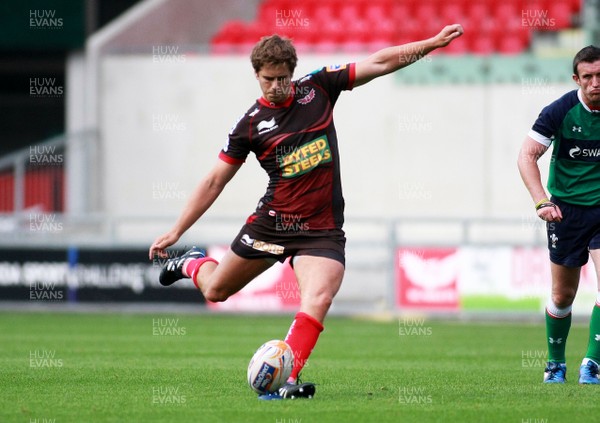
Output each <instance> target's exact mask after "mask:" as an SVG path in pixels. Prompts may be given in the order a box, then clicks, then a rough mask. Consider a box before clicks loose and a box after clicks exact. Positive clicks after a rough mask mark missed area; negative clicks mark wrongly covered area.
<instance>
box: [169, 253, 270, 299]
mask: <svg viewBox="0 0 600 423" xmlns="http://www.w3.org/2000/svg"><path fill="white" fill-rule="evenodd" d="M273 263H274V262H273V261H271V260H264V259H245V258H242V257H240V256H238V255H237V254H235V253H234V252H233V251H231V250H228V251H227V253H225V256H224V257H223V259H222V260H221V262H220V263H219V262H217V261H216V260H215V259H213V258H211V257H206V256H205V254H204V252H203V251H202V250H201V249H199V248H197V247H194V248H192V249H191V250H189V251H187V252H186V253H185V254H183V255H181V256H179V257H174V258H172V259H169V260H167V263H166V264H165V266H164V267H163V269H162V271H161V273H160V277H159V280H160V283H161V284H162V285H165V286H166V285H171V284H173V283H174V282H176V281H177V280H179V279H183V278H189V279H191V280H192V282H194V285H196V287H197V288H198V289H199V290H200V291H201V292H202V295H204V298H206V299H207V300H208V301H211V302H220V301H225V300H226V299H227V298H229V297H230V296H231V295H233V294H235V293H236V292H238V291H239V290H240V289H242V288H243V287H244V286H246V285H247V284H248V283H249V282H250V281H251V280H252V279H254V278H255V277H257V276H258V275H260V274H261V273H262V272H264V271H265V270H267V269H268V268H269V267H271V266H272V265H273Z"/></svg>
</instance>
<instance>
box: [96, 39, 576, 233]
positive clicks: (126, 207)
mask: <svg viewBox="0 0 600 423" xmlns="http://www.w3.org/2000/svg"><path fill="white" fill-rule="evenodd" d="M167 51H168V46H166V47H164V52H162V53H157V54H155V55H154V56H150V55H137V56H136V55H133V56H128V55H114V56H106V57H105V58H104V59H103V61H102V65H101V74H100V78H101V79H100V84H101V90H100V93H101V98H100V110H101V125H100V128H101V130H100V137H101V157H100V160H101V163H102V169H103V170H102V177H103V180H104V182H105V183H104V188H103V189H104V192H103V193H102V198H103V205H102V207H103V209H104V211H105V212H106V213H107V215H108V216H109V217H115V218H118V217H123V216H141V217H143V216H165V222H164V227H160V228H157V226H156V224H155V223H154V224H153V225H152V228H151V231H152V232H151V234H150V233H148V232H147V231H148V228H146V227H144V226H143V225H140V226H139V227H138V228H137V229H135V230H133V231H132V232H131V233H130V234H129V235H128V236H131V237H133V238H132V239H139V240H140V241H144V242H146V241H148V240H150V239H151V238H153V237H154V236H155V235H156V233H157V230H158V231H160V230H163V229H166V228H168V227H169V226H170V224H171V223H172V220H173V219H174V218H175V217H176V216H177V215H178V213H179V212H180V210H181V208H182V207H183V205H184V203H185V201H186V199H187V197H188V196H189V195H190V193H191V191H192V190H193V189H194V187H195V185H196V183H197V182H198V180H199V179H200V178H201V177H202V175H203V174H205V173H206V172H207V171H208V170H209V169H210V168H211V167H212V166H213V165H214V163H215V162H216V160H217V154H218V152H219V151H220V149H221V148H222V146H223V145H224V142H225V140H226V136H227V133H228V131H229V129H230V128H231V126H232V125H233V124H234V123H235V121H236V119H237V117H238V116H239V115H240V114H242V113H243V112H245V111H246V110H247V109H248V108H249V107H250V106H251V105H252V103H253V101H254V100H255V99H256V98H258V97H259V95H260V91H259V87H258V85H257V82H256V80H255V78H254V75H253V72H252V69H251V66H250V64H249V60H248V59H247V58H246V57H219V58H217V57H210V56H197V55H190V54H186V53H185V52H182V51H181V50H177V52H176V54H169V53H167ZM349 60H350V59H348V58H345V57H341V56H339V57H314V56H310V57H304V58H301V61H300V63H299V66H298V69H297V71H296V77H300V76H301V75H303V74H306V73H308V72H310V71H312V70H313V69H315V68H318V67H321V66H323V65H327V64H332V63H343V62H346V61H349ZM429 60H430V62H429V63H432V64H434V63H435V60H436V58H435V57H433V58H431V59H429ZM574 86H575V85H574V84H573V85H572V86H570V85H558V86H557V85H544V86H538V87H531V86H526V85H523V84H496V85H448V84H446V85H401V84H400V83H399V82H398V81H397V80H396V79H395V78H394V76H393V75H388V76H385V77H382V78H379V79H377V80H375V81H372V82H371V83H369V84H367V85H366V86H362V87H359V88H357V89H356V90H354V91H353V92H346V93H344V94H342V96H341V97H340V99H339V101H338V104H337V106H336V110H335V121H336V127H337V130H338V135H339V139H340V145H341V161H342V177H343V181H344V195H345V198H346V203H347V207H346V213H347V215H348V216H373V217H402V216H421V217H427V216H432V217H513V218H517V219H521V218H522V219H527V218H529V217H530V216H531V200H530V199H529V196H528V194H527V192H526V190H525V188H524V187H523V185H522V182H521V180H520V178H519V175H518V172H517V168H516V157H517V153H518V150H519V147H520V144H521V142H522V140H523V138H524V136H525V134H526V133H527V131H528V130H529V128H530V127H531V125H532V123H533V121H534V120H535V118H536V117H537V114H538V113H539V111H540V110H541V108H542V107H543V106H544V105H546V104H548V103H549V102H551V101H552V100H554V99H555V98H556V97H558V96H559V95H561V94H562V93H563V92H566V91H567V90H570V89H572V88H573V87H574ZM547 159H548V158H547V157H545V158H543V159H542V162H544V161H545V162H546V163H547ZM546 163H544V164H543V165H542V166H543V167H546ZM265 186H266V176H265V175H264V174H263V171H262V169H261V168H260V167H259V166H258V163H257V162H256V161H255V159H254V158H253V157H251V158H249V160H248V161H247V163H246V164H245V165H244V166H243V167H242V169H241V170H240V171H239V173H238V175H236V177H235V178H234V180H233V181H232V182H231V183H230V185H229V186H228V187H227V188H226V189H225V191H224V193H223V194H222V196H221V197H220V198H219V199H218V200H217V202H216V203H215V205H214V207H213V208H212V209H211V210H210V211H209V213H208V214H207V217H208V216H215V217H219V216H232V217H240V218H245V217H246V216H247V215H249V214H250V213H251V212H252V211H253V209H254V207H255V205H256V202H257V200H258V199H259V198H260V196H261V195H262V194H263V192H264V189H265ZM159 226H161V225H159ZM229 235H233V233H231V234H223V236H224V237H225V238H229Z"/></svg>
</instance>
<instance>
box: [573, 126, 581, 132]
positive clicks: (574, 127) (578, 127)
mask: <svg viewBox="0 0 600 423" xmlns="http://www.w3.org/2000/svg"><path fill="white" fill-rule="evenodd" d="M572 131H573V132H581V126H573V129H572Z"/></svg>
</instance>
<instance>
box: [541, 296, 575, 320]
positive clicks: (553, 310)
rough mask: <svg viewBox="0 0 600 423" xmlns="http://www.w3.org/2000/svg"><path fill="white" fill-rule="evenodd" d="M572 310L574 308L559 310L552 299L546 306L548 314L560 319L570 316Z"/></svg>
mask: <svg viewBox="0 0 600 423" xmlns="http://www.w3.org/2000/svg"><path fill="white" fill-rule="evenodd" d="M572 308H573V306H568V307H565V308H558V307H556V305H554V301H552V298H550V299H549V300H548V304H546V311H547V312H548V314H549V315H550V316H552V317H556V318H558V319H561V318H563V317H567V316H568V315H569V313H570V312H571V309H572Z"/></svg>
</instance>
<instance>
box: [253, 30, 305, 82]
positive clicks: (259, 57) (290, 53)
mask: <svg viewBox="0 0 600 423" xmlns="http://www.w3.org/2000/svg"><path fill="white" fill-rule="evenodd" d="M250 61H251V62H252V67H253V68H254V71H255V72H256V73H258V72H259V71H260V69H261V68H262V67H263V66H264V65H267V64H272V65H278V64H282V63H285V64H287V66H288V68H289V70H290V72H291V73H294V69H296V64H297V63H298V56H297V55H296V48H295V47H294V45H293V44H292V41H291V40H290V39H289V38H282V37H280V36H279V35H277V34H275V35H271V36H267V37H262V38H261V39H260V41H259V42H258V43H256V45H255V46H254V48H253V49H252V54H250Z"/></svg>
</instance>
